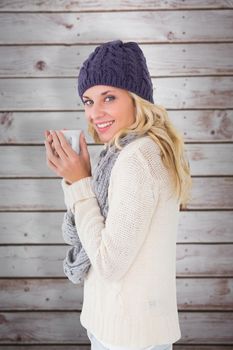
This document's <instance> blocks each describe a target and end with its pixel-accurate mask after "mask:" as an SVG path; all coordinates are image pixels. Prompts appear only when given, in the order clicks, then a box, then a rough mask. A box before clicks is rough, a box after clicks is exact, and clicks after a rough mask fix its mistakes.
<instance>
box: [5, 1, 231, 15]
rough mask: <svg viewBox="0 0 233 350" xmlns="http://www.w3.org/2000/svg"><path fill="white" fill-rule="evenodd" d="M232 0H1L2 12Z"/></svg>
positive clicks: (216, 4) (190, 5) (225, 4)
mask: <svg viewBox="0 0 233 350" xmlns="http://www.w3.org/2000/svg"><path fill="white" fill-rule="evenodd" d="M232 6H233V4H232V0H221V1H218V0H205V2H203V1H201V0H188V1H184V0H166V1H160V0H145V1H141V0H128V1H122V0H109V1H107V2H104V3H103V2H102V1H101V0H95V1H90V2H89V1H71V0H62V1H61V0H53V1H50V0H45V1H41V2H37V1H31V2H27V1H26V0H17V2H13V1H9V0H1V4H0V12H4V11H7V12H8V11H13V12H20V11H26V12H27V11H33V12H37V11H39V12H41V11H53V12H56V11H63V12H71V11H79V12H81V11H84V12H85V11H100V10H101V11H126V10H145V9H146V10H149V9H150V10H157V9H170V10H177V9H203V8H204V9H227V8H232Z"/></svg>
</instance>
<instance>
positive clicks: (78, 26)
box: [0, 9, 233, 45]
mask: <svg viewBox="0 0 233 350" xmlns="http://www.w3.org/2000/svg"><path fill="white" fill-rule="evenodd" d="M232 20H233V13H232V11H231V10H227V9H225V10H224V11H223V10H211V11H210V10H192V11H190V10H180V11H126V12H121V14H120V16H119V13H117V12H115V11H114V12H98V13H94V12H88V13H86V12H79V13H72V12H70V13H62V12H61V13H40V14H37V13H15V12H14V13H8V12H6V13H0V32H1V33H2V35H1V38H0V44H8V45H9V44H13V45H15V44H77V43H79V44H89V43H90V42H91V43H96V44H98V43H102V42H105V41H110V40H114V39H118V38H119V37H120V38H122V39H123V40H124V41H138V42H141V43H155V42H157V43H168V42H171V43H174V42H187V41H189V42H221V41H224V42H232ZM12 23H14V30H12ZM138 23H140V25H138ZM168 23H169V26H168V25H167V24H168ZM41 28H43V30H41ZM103 28H108V30H103ZM126 28H127V30H126ZM142 28H143V30H142Z"/></svg>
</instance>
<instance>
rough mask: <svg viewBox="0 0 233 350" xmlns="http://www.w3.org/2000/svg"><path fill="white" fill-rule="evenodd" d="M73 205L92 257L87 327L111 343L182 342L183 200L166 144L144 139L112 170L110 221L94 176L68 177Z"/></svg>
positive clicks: (85, 314) (84, 312)
mask: <svg viewBox="0 0 233 350" xmlns="http://www.w3.org/2000/svg"><path fill="white" fill-rule="evenodd" d="M61 184H62V188H63V191H64V198H65V203H66V206H67V207H70V208H72V210H73V212H74V213H75V223H76V225H77V231H78V234H79V237H80V240H81V243H82V245H83V247H84V249H85V250H86V252H87V255H88V256H89V259H90V261H91V267H90V270H89V272H88V275H87V278H86V279H85V282H84V294H83V307H82V312H81V316H80V321H81V324H82V325H83V327H85V328H86V329H88V330H89V331H90V332H91V333H93V334H94V335H95V336H96V337H97V338H98V339H100V340H101V341H103V342H104V343H107V344H112V345H114V346H117V345H118V346H125V347H134V348H140V347H146V346H150V345H157V344H158V345H159V344H168V343H173V342H175V341H177V340H178V339H180V337H181V332H180V326H179V319H178V310H177V298H176V238H177V227H178V219H179V202H178V201H177V198H175V197H174V196H173V195H172V187H171V178H170V175H169V172H168V171H167V169H166V168H165V167H164V165H163V163H162V160H161V156H160V149H159V147H158V145H157V144H156V143H155V142H154V141H153V140H152V139H151V138H150V137H149V136H145V137H142V138H139V139H136V140H134V141H132V142H131V143H129V144H128V145H126V146H125V147H124V148H123V150H122V151H121V152H120V154H119V156H118V158H117V160H116V162H115V164H114V166H113V168H112V172H111V176H110V182H109V189H108V200H109V211H108V215H107V218H106V222H105V223H104V218H103V216H102V215H101V213H100V208H99V206H98V203H97V199H96V197H95V194H94V192H93V190H92V187H91V177H86V178H84V179H81V180H79V181H76V182H74V183H73V184H72V185H68V184H66V182H65V181H64V179H62V181H61Z"/></svg>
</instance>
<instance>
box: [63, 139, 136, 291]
mask: <svg viewBox="0 0 233 350" xmlns="http://www.w3.org/2000/svg"><path fill="white" fill-rule="evenodd" d="M138 137H141V135H138V134H133V133H129V134H127V135H125V136H124V137H122V138H121V139H120V142H119V143H120V145H121V146H122V147H124V146H125V145H127V144H128V143H130V142H131V141H133V140H135V139H136V138H138ZM120 151H121V150H119V149H117V148H116V147H115V145H112V146H111V147H108V145H107V147H105V149H103V150H102V152H101V153H100V156H99V161H98V164H97V166H96V168H95V170H94V171H93V174H94V175H93V178H92V188H93V191H94V193H95V195H96V198H97V201H98V204H99V207H100V211H101V214H102V215H103V217H104V218H105V219H106V216H107V213H108V187H109V178H110V174H111V170H112V167H113V165H114V163H115V161H116V159H117V157H118V155H119V153H120ZM73 212H74V208H68V209H67V212H66V213H65V214H64V218H63V222H62V235H63V239H64V241H65V242H66V243H68V244H70V245H72V246H73V247H72V248H70V249H69V250H68V251H67V254H66V257H65V259H64V260H63V271H64V273H65V275H66V276H67V277H68V278H69V280H70V281H71V282H73V283H74V284H78V283H81V282H83V280H84V278H85V277H86V274H87V273H88V270H89V268H90V265H91V262H90V260H89V258H88V256H87V253H86V251H85V249H84V248H83V247H82V244H81V242H80V239H79V236H78V232H77V227H76V225H75V219H74V214H73Z"/></svg>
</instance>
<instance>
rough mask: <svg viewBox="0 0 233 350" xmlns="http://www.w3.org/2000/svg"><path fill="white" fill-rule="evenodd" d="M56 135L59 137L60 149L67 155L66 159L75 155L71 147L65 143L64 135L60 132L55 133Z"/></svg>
mask: <svg viewBox="0 0 233 350" xmlns="http://www.w3.org/2000/svg"><path fill="white" fill-rule="evenodd" d="M57 135H58V136H59V139H60V142H61V145H62V148H63V150H64V151H65V153H66V154H67V157H71V156H74V155H77V153H76V152H75V151H74V150H73V148H72V147H71V145H70V144H69V143H68V142H67V140H66V138H65V136H64V134H63V133H62V132H61V131H59V130H58V131H57Z"/></svg>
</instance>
